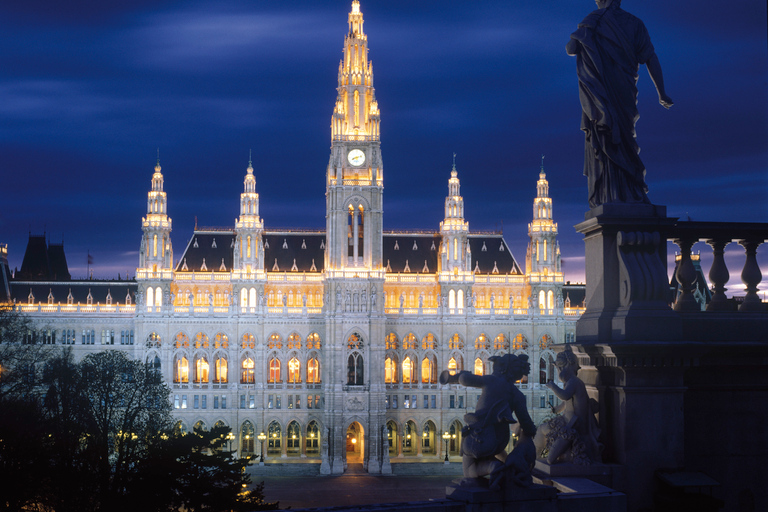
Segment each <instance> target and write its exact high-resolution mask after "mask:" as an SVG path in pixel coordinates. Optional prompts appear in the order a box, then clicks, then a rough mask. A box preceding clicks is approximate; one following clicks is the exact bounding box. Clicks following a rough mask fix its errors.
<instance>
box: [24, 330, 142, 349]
mask: <svg viewBox="0 0 768 512" xmlns="http://www.w3.org/2000/svg"><path fill="white" fill-rule="evenodd" d="M99 334H100V336H99ZM117 336H118V334H117V331H115V330H114V329H101V331H100V332H99V331H96V330H95V329H83V330H82V331H79V330H75V329H62V330H61V331H56V329H40V330H33V329H27V330H26V331H24V333H23V334H22V340H21V341H22V343H24V344H34V343H42V344H44V345H55V344H56V343H57V339H58V342H59V343H60V344H62V345H75V344H77V340H78V338H80V343H81V344H82V345H95V344H96V341H97V340H99V342H100V343H101V344H102V345H114V344H115V340H116V338H117ZM119 336H120V344H121V345H133V330H132V329H131V330H122V331H120V334H119Z"/></svg>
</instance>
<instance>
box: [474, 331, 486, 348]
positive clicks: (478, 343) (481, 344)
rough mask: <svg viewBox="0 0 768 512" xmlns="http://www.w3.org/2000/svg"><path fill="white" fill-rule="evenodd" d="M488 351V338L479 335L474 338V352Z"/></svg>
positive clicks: (481, 334)
mask: <svg viewBox="0 0 768 512" xmlns="http://www.w3.org/2000/svg"><path fill="white" fill-rule="evenodd" d="M487 349H488V337H487V336H486V335H485V334H483V333H480V334H479V335H478V336H477V338H475V350H487Z"/></svg>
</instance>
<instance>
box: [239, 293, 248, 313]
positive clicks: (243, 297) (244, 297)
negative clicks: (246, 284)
mask: <svg viewBox="0 0 768 512" xmlns="http://www.w3.org/2000/svg"><path fill="white" fill-rule="evenodd" d="M240 307H241V308H247V307H248V290H247V289H246V288H240Z"/></svg>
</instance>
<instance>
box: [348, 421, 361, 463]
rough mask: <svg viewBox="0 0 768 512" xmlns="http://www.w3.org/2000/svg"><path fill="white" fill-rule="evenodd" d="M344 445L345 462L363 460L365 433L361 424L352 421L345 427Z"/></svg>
mask: <svg viewBox="0 0 768 512" xmlns="http://www.w3.org/2000/svg"><path fill="white" fill-rule="evenodd" d="M346 445H347V463H350V462H351V463H358V462H363V454H364V453H365V435H364V432H363V426H362V425H361V424H360V423H359V422H357V421H353V422H352V423H350V424H349V426H348V427H347V435H346Z"/></svg>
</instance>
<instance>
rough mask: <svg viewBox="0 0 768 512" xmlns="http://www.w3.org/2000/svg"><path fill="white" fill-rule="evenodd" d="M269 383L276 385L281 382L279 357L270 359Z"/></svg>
mask: <svg viewBox="0 0 768 512" xmlns="http://www.w3.org/2000/svg"><path fill="white" fill-rule="evenodd" d="M267 382H269V383H270V384H276V383H278V382H281V381H280V359H278V358H277V357H271V358H270V359H269V376H268V377H267Z"/></svg>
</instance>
